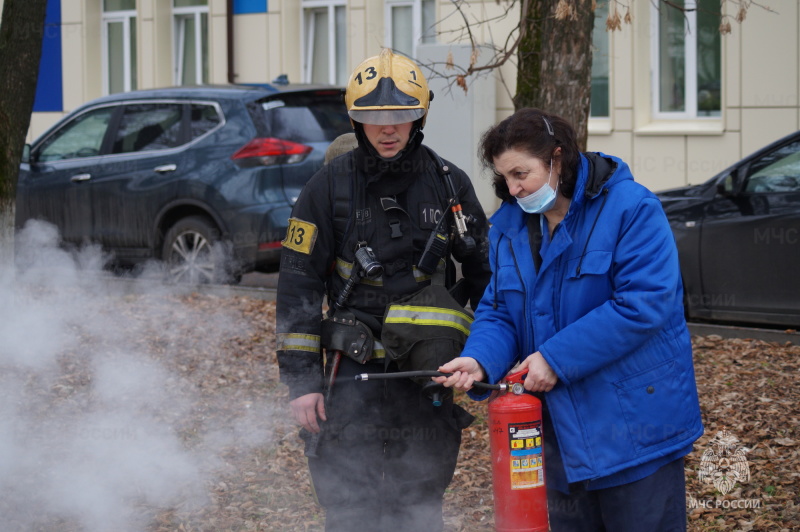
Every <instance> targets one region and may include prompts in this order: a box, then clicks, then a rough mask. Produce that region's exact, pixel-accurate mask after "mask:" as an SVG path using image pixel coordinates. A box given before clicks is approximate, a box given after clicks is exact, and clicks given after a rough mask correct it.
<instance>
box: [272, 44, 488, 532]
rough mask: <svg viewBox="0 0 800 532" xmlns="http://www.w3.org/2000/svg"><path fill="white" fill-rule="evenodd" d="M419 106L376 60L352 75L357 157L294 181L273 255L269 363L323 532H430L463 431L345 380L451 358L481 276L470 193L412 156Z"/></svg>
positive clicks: (482, 258)
mask: <svg viewBox="0 0 800 532" xmlns="http://www.w3.org/2000/svg"><path fill="white" fill-rule="evenodd" d="M431 98H432V93H431V92H430V91H429V89H428V86H427V82H426V80H425V78H424V76H423V75H422V72H421V71H420V69H419V67H418V66H417V65H416V64H415V63H414V62H413V61H411V60H409V59H407V58H405V57H402V56H398V55H394V54H392V52H391V51H390V50H383V51H382V52H381V53H380V55H378V56H375V57H371V58H369V59H367V60H365V61H364V62H363V63H361V64H360V65H359V66H358V67H357V68H356V69H355V71H354V72H353V74H352V75H351V77H350V80H349V82H348V85H347V88H346V90H345V105H346V107H347V111H348V114H349V116H350V118H351V123H352V125H353V129H354V133H355V136H356V140H357V147H356V148H355V149H354V150H352V151H346V152H345V153H344V154H342V155H339V156H338V157H335V158H333V159H332V160H330V161H329V162H328V163H327V164H326V165H325V166H323V168H322V169H321V170H319V171H318V172H317V173H316V174H315V175H314V176H313V177H312V178H311V179H310V180H309V182H308V184H307V185H306V186H305V187H304V189H303V191H302V193H301V194H300V197H299V198H298V200H297V203H296V204H295V206H294V208H293V210H292V215H291V219H290V221H289V227H288V230H287V234H286V239H285V240H284V241H283V250H282V258H281V269H280V277H279V282H278V298H277V332H278V362H279V366H280V373H281V380H282V382H284V383H285V384H286V385H288V387H289V399H290V407H291V411H292V415H293V417H294V419H295V421H296V422H297V423H298V424H299V425H300V426H301V430H300V436H301V437H302V438H303V439H304V440H305V441H306V455H307V456H308V457H309V458H308V464H309V469H310V471H311V477H312V480H313V484H314V490H315V494H316V496H317V498H318V500H319V502H320V504H321V505H322V506H323V507H324V508H325V509H326V524H325V529H326V530H328V531H347V532H350V531H352V530H375V531H378V530H392V531H405V530H407V531H412V530H413V531H415V532H416V531H419V530H428V531H435V530H441V529H442V527H443V520H442V496H443V494H444V490H445V488H446V487H447V486H448V484H449V482H450V480H451V479H452V475H453V472H454V470H455V465H456V459H457V456H458V449H459V446H460V443H461V430H462V429H463V428H465V427H466V426H468V425H469V423H470V422H471V420H472V419H471V416H470V415H469V414H468V413H467V412H466V411H464V410H463V409H461V408H460V407H458V406H457V405H454V404H453V402H452V395H450V396H449V397H448V396H447V395H445V396H444V398H443V399H441V397H439V396H438V395H437V396H436V397H437V400H436V401H432V400H431V397H432V396H433V395H432V393H429V391H428V390H426V389H425V388H423V386H422V385H421V383H420V382H415V381H412V380H410V379H405V378H403V379H391V380H385V381H371V382H356V381H355V379H354V376H355V375H357V374H360V373H364V372H367V373H374V372H394V371H398V370H399V369H414V368H416V369H436V367H438V365H439V364H441V363H444V361H446V360H449V359H450V358H452V356H457V354H458V352H459V351H460V348H461V346H463V342H464V341H465V339H466V333H467V332H468V328H469V324H470V322H471V314H470V312H469V311H467V310H465V309H464V308H463V307H462V305H464V304H465V303H466V302H467V301H466V300H470V301H471V302H472V304H474V305H475V304H477V302H478V301H479V300H480V298H481V296H482V294H483V289H484V287H485V286H486V283H487V282H488V280H489V278H490V276H491V272H490V269H489V265H488V240H487V236H486V234H487V222H486V217H485V215H484V213H483V209H482V208H481V205H480V204H479V202H478V200H477V197H476V195H475V192H474V190H473V187H472V185H471V183H470V180H469V178H468V177H467V175H466V174H465V173H464V172H463V171H461V170H460V169H458V168H457V167H455V166H454V165H453V164H452V163H450V162H447V161H443V160H441V159H439V157H438V155H437V154H436V153H435V152H433V151H432V150H430V149H429V148H427V147H426V146H424V145H423V144H422V140H423V134H422V128H423V126H424V125H425V119H426V117H427V113H428V107H429V102H430V100H431ZM455 205H460V206H461V208H462V209H461V211H459V213H461V214H462V218H461V221H462V222H464V221H465V220H466V222H467V231H466V233H463V232H462V233H459V231H458V230H457V229H458V228H457V227H456V225H457V224H456V221H457V220H456V215H455V214H454V211H455V210H456V209H455V208H454V206H455ZM462 229H463V226H462ZM451 258H455V259H456V260H457V261H458V262H460V264H461V273H462V276H463V278H462V279H460V280H459V282H456V269H455V265H454V263H453V261H452V260H451ZM324 298H327V303H328V307H329V310H328V311H327V313H326V315H325V316H324V319H323V313H322V308H323V303H324ZM456 300H458V304H454V301H456ZM410 312H411V313H414V314H413V316H409V313H410ZM419 318H423V319H419ZM384 322H386V323H384ZM453 331H460V332H461V337H460V338H459V337H458V335H457V334H454V333H453ZM384 341H386V342H387V343H386V345H384ZM443 346H444V347H446V348H444V349H443ZM440 349H441V351H442V354H441V355H442V356H441V357H440V358H442V357H443V359H442V360H438V361H435V360H432V359H433V358H436V357H433V356H432V353H433V352H434V351H437V350H440ZM323 355H324V357H323ZM448 355H449V356H448ZM425 364H427V367H423V365H425ZM332 377H335V379H333V378H332ZM442 390H444V388H442ZM437 393H438V392H437ZM439 399H441V400H439ZM437 405H439V406H437Z"/></svg>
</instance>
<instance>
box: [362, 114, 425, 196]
mask: <svg viewBox="0 0 800 532" xmlns="http://www.w3.org/2000/svg"><path fill="white" fill-rule="evenodd" d="M353 124H354V130H355V134H356V139H357V140H358V149H357V150H355V157H356V166H357V167H358V168H359V169H360V170H361V171H362V172H364V173H365V174H366V176H367V187H368V188H369V189H371V190H373V189H374V190H375V191H376V192H379V193H380V194H382V195H395V194H399V193H401V192H403V191H405V190H406V189H407V188H408V186H409V185H410V184H411V182H412V181H413V180H414V179H415V178H416V177H417V176H418V175H422V173H423V170H424V168H425V163H426V162H427V161H428V159H427V157H425V156H424V155H425V154H424V150H420V149H419V147H420V145H422V139H423V137H424V135H423V134H422V127H421V126H422V119H419V120H417V121H416V122H414V125H413V126H412V128H411V134H410V135H409V138H408V144H406V147H405V148H403V149H402V150H401V151H400V152H399V153H398V154H397V155H395V156H394V157H392V158H391V159H385V158H383V157H381V156H380V155H379V154H378V151H377V150H376V149H375V147H374V146H373V145H372V144H371V143H370V141H369V139H367V136H366V134H365V133H364V126H363V125H362V124H361V123H359V122H353Z"/></svg>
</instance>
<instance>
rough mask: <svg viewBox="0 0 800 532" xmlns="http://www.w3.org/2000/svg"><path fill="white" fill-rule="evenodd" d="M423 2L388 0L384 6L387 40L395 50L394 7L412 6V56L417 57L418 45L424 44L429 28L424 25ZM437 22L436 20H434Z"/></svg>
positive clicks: (417, 0)
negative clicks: (393, 32) (426, 31)
mask: <svg viewBox="0 0 800 532" xmlns="http://www.w3.org/2000/svg"><path fill="white" fill-rule="evenodd" d="M422 4H423V0H386V4H385V7H384V9H385V10H384V28H385V29H386V42H387V43H388V45H389V46H390V47H391V48H392V49H393V50H394V49H396V43H395V38H394V35H393V34H392V28H393V26H394V25H393V24H392V22H393V20H392V18H393V17H392V14H393V12H394V8H396V7H410V8H411V27H412V36H411V42H412V47H413V49H412V50H411V51H410V52H411V56H412V57H416V55H417V46H418V45H419V44H422V38H423V35H424V33H425V30H426V29H428V28H426V27H425V26H424V22H423V11H422ZM434 11H435V4H434ZM434 22H435V21H434ZM401 51H402V52H404V53H405V52H406V51H405V50H401Z"/></svg>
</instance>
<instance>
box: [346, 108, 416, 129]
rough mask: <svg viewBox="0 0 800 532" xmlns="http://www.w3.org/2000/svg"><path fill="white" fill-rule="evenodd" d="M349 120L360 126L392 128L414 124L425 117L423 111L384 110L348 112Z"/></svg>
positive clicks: (354, 110)
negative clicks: (398, 125)
mask: <svg viewBox="0 0 800 532" xmlns="http://www.w3.org/2000/svg"><path fill="white" fill-rule="evenodd" d="M348 114H349V115H350V118H352V119H353V120H354V121H356V122H360V123H362V124H371V125H375V126H393V125H397V124H406V123H408V122H416V121H417V120H419V119H420V118H422V117H423V116H425V109H386V110H375V109H371V110H358V109H352V110H350V111H348Z"/></svg>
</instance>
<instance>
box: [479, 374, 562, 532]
mask: <svg viewBox="0 0 800 532" xmlns="http://www.w3.org/2000/svg"><path fill="white" fill-rule="evenodd" d="M527 373H528V372H527V370H524V371H521V372H519V373H513V374H511V375H508V376H507V377H506V379H505V380H506V383H507V384H508V388H507V389H506V391H503V392H500V395H498V396H497V397H495V399H494V400H493V401H492V402H491V403H489V431H490V440H489V441H490V444H491V450H492V480H493V484H494V519H495V521H494V523H495V530H497V531H498V532H547V530H548V529H549V525H548V519H547V491H546V489H545V479H544V440H543V435H542V403H541V401H539V399H537V398H536V397H534V396H533V395H532V394H530V393H527V392H526V391H525V389H524V387H523V385H522V383H523V381H524V380H525V376H526V375H527Z"/></svg>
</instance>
